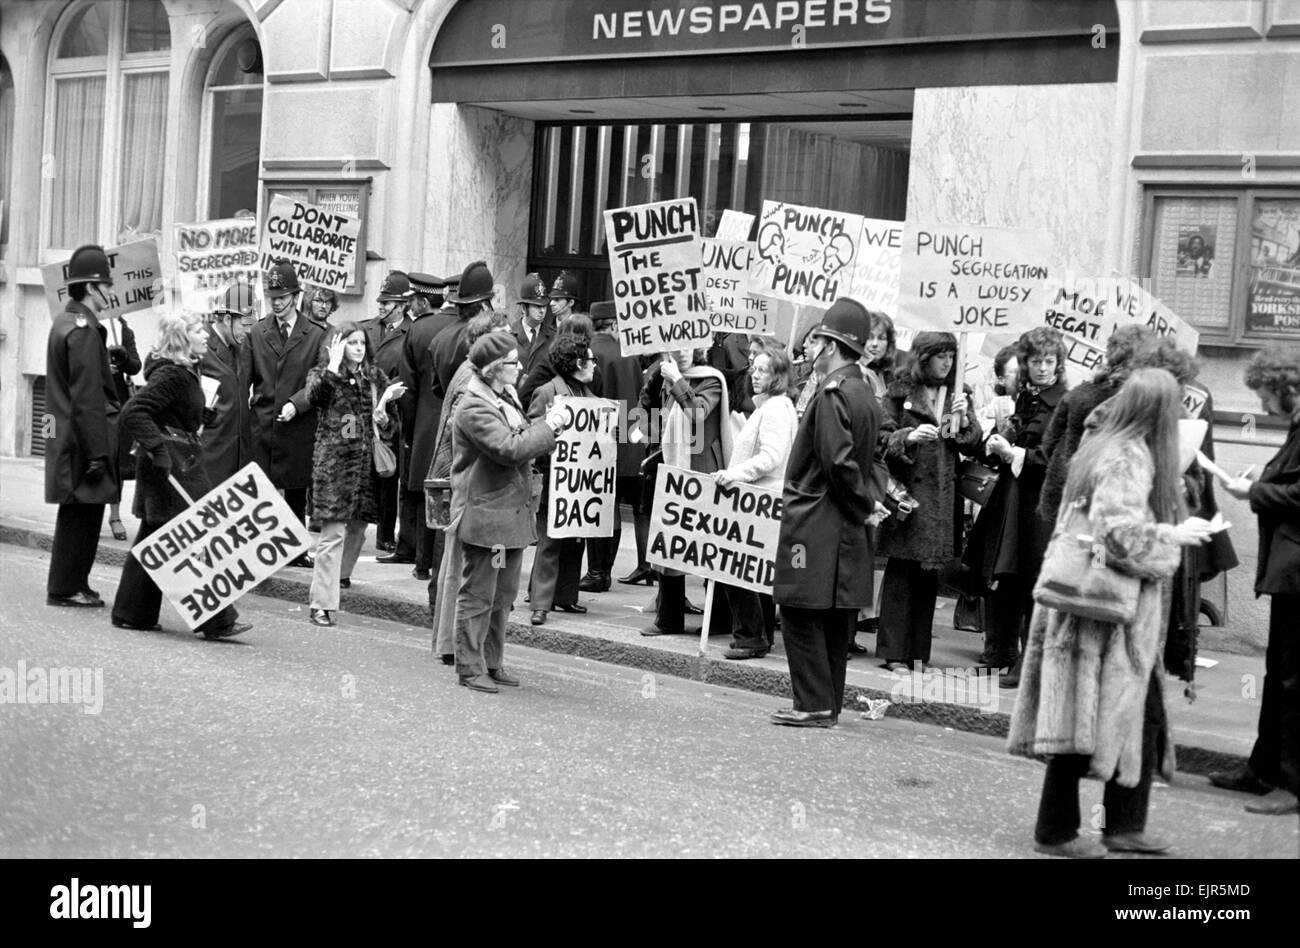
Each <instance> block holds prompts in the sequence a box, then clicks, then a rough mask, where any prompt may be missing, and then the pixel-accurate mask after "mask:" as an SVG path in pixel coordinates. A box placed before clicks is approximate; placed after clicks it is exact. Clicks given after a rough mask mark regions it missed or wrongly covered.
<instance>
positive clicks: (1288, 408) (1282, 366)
mask: <svg viewBox="0 0 1300 948" xmlns="http://www.w3.org/2000/svg"><path fill="white" fill-rule="evenodd" d="M1245 382H1246V387H1247V388H1249V389H1251V390H1252V391H1255V392H1267V393H1269V394H1272V395H1276V396H1278V398H1280V399H1281V400H1282V410H1283V411H1285V412H1290V413H1294V412H1295V410H1296V408H1297V402H1300V347H1297V346H1286V347H1281V346H1279V347H1278V348H1275V349H1261V350H1260V351H1259V352H1257V353H1255V358H1253V359H1251V360H1250V365H1248V366H1246V374H1245Z"/></svg>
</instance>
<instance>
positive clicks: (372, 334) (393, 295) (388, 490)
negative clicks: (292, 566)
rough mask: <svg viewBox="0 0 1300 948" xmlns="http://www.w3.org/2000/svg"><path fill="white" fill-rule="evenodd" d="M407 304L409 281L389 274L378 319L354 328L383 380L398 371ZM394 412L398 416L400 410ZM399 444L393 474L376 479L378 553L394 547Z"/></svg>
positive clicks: (402, 455)
mask: <svg viewBox="0 0 1300 948" xmlns="http://www.w3.org/2000/svg"><path fill="white" fill-rule="evenodd" d="M410 301H411V281H410V280H409V279H407V276H406V274H405V273H403V272H402V271H401V270H389V271H388V275H387V276H386V277H384V282H383V284H381V285H380V287H379V298H378V303H379V315H378V316H375V317H374V318H373V319H365V320H362V321H361V322H360V323H359V324H358V325H359V326H360V327H361V329H362V330H363V331H364V332H365V334H366V338H367V340H368V341H369V343H370V352H371V355H372V356H373V357H374V360H375V365H377V366H379V368H380V369H381V370H382V371H383V373H384V377H385V378H389V379H396V378H397V377H398V372H399V371H400V370H401V365H402V351H403V349H404V348H405V345H406V334H407V332H408V331H409V330H410V327H411V321H410V320H409V319H407V318H406V307H407V304H409V303H410ZM398 411H399V415H400V411H401V409H400V407H399V409H398ZM402 444H403V442H402V439H400V438H399V439H397V443H396V444H394V445H393V448H394V451H395V453H396V455H397V474H396V475H395V476H393V477H381V478H379V479H378V483H379V490H378V493H377V496H376V499H377V500H378V501H379V523H378V524H377V525H376V532H375V545H376V546H377V547H379V548H380V549H382V550H393V549H396V548H397V546H398V544H397V543H395V542H394V535H393V529H394V527H395V525H396V524H397V495H398V493H399V487H400V485H401V482H402V476H403V474H404V473H405V471H406V466H407V464H408V463H409V462H410V457H409V455H408V452H406V451H404V450H403V449H402ZM413 543H414V540H413V538H412V536H411V527H410V525H408V524H407V522H406V520H405V518H403V521H402V541H401V545H403V546H405V547H406V548H410V547H411V546H412V545H413Z"/></svg>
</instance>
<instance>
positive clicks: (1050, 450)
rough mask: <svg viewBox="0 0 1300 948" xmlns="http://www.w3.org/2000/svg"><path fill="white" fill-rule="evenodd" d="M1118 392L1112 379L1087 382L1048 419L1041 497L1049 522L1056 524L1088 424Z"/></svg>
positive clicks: (1040, 508) (1042, 511) (1041, 508)
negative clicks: (1066, 484)
mask: <svg viewBox="0 0 1300 948" xmlns="http://www.w3.org/2000/svg"><path fill="white" fill-rule="evenodd" d="M1118 391H1119V386H1118V385H1117V384H1115V383H1114V382H1113V381H1111V380H1108V379H1102V380H1100V381H1096V380H1094V381H1088V382H1083V383H1082V384H1080V385H1078V386H1076V387H1075V388H1072V389H1070V390H1069V391H1068V392H1066V393H1065V395H1064V396H1063V397H1062V398H1061V400H1060V402H1058V403H1057V406H1056V411H1054V412H1052V417H1051V418H1050V419H1048V422H1047V430H1046V431H1044V432H1043V441H1042V453H1043V456H1044V457H1046V458H1047V471H1046V473H1045V474H1044V476H1043V489H1042V493H1041V494H1040V495H1039V497H1038V515H1039V516H1040V517H1041V518H1042V519H1044V520H1046V521H1047V522H1048V523H1055V522H1056V513H1057V509H1058V508H1059V507H1060V506H1061V495H1062V494H1063V493H1064V492H1065V482H1066V480H1067V479H1068V478H1069V476H1070V459H1071V458H1073V457H1074V452H1075V451H1077V450H1079V442H1080V441H1082V440H1083V433H1084V423H1085V422H1086V421H1087V420H1088V416H1089V415H1091V414H1092V411H1093V409H1094V408H1096V407H1097V406H1098V405H1100V404H1101V403H1102V402H1104V401H1106V399H1108V398H1110V397H1111V396H1112V395H1114V394H1115V393H1116V392H1118Z"/></svg>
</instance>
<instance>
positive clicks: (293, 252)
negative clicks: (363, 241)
mask: <svg viewBox="0 0 1300 948" xmlns="http://www.w3.org/2000/svg"><path fill="white" fill-rule="evenodd" d="M360 238H361V220H360V218H357V217H352V216H350V215H348V214H342V213H338V212H336V211H328V210H325V209H324V208H320V207H317V206H316V205H314V204H308V203H307V202H305V201H297V200H294V199H293V198H291V197H287V196H286V195H283V194H277V195H276V196H275V197H274V198H272V199H271V207H270V209H269V210H268V212H267V215H266V224H265V226H264V227H263V228H262V259H261V263H260V269H261V271H262V272H263V273H265V272H267V271H268V270H270V269H271V267H272V266H273V265H274V264H275V263H276V261H278V260H287V261H289V263H291V264H293V268H294V270H295V271H296V272H297V274H298V279H299V280H300V281H301V282H303V283H312V284H315V285H316V286H322V287H326V288H327V289H332V290H336V291H337V290H342V289H343V288H344V287H345V286H346V285H347V282H348V276H349V274H351V272H352V267H353V264H354V262H355V260H356V254H357V241H358V240H359V239H360Z"/></svg>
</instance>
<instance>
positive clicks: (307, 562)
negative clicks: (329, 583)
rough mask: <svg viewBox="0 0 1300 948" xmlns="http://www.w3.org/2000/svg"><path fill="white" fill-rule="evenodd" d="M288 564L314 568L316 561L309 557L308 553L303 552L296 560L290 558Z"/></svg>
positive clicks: (299, 567)
mask: <svg viewBox="0 0 1300 948" xmlns="http://www.w3.org/2000/svg"><path fill="white" fill-rule="evenodd" d="M289 565H290V566H292V567H294V568H295V569H315V568H316V561H315V560H313V559H312V558H311V554H310V553H304V554H302V555H301V556H300V557H298V558H297V559H296V560H292V561H291V562H290V563H289Z"/></svg>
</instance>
